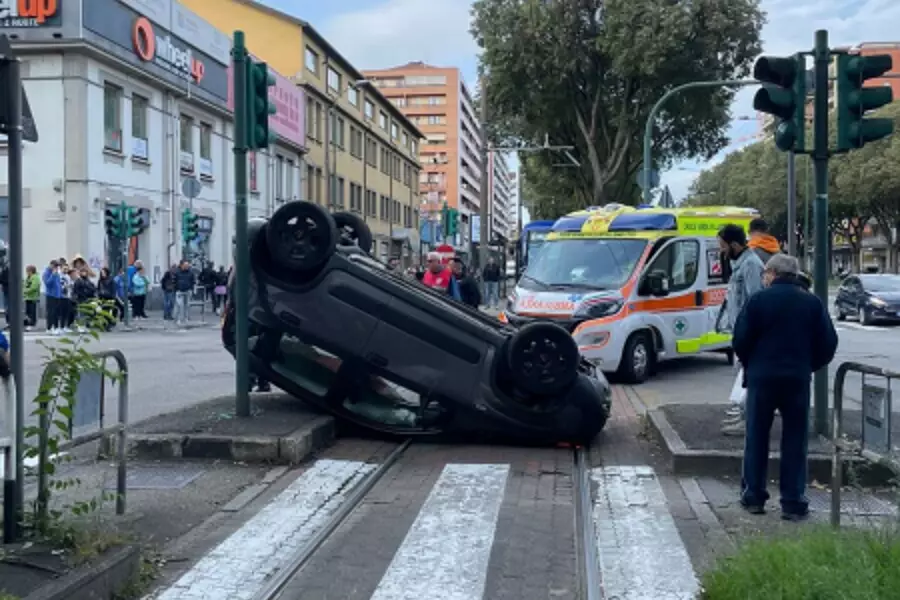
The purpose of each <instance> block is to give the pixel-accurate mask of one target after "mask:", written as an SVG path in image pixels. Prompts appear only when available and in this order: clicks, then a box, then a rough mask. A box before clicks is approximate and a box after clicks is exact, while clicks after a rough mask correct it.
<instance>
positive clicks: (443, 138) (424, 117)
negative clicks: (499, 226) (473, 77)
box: [364, 62, 482, 250]
mask: <svg viewBox="0 0 900 600" xmlns="http://www.w3.org/2000/svg"><path fill="white" fill-rule="evenodd" d="M364 75H365V76H366V78H367V79H368V81H370V82H371V83H372V85H373V86H374V87H376V88H378V90H380V91H381V93H382V94H384V96H385V97H386V98H387V99H388V100H390V102H391V103H392V104H393V105H394V106H395V107H396V108H397V109H399V110H400V111H402V112H403V114H405V115H406V116H407V117H408V118H409V120H410V121H412V122H413V123H414V124H415V125H416V126H417V127H419V128H420V129H421V131H422V133H423V134H424V136H425V137H424V141H423V143H422V146H421V148H420V149H419V160H420V163H421V165H422V174H421V177H420V180H419V192H420V193H421V196H422V199H423V202H422V212H423V213H427V214H429V215H431V216H433V215H435V214H436V213H438V212H439V211H440V209H441V207H442V206H443V205H444V203H446V204H447V206H449V207H450V208H455V209H457V210H459V213H460V221H461V222H460V223H459V227H458V230H459V233H458V235H457V238H456V239H455V240H449V241H450V242H452V243H453V245H455V246H457V247H458V248H460V249H463V250H468V249H469V242H470V240H471V235H472V222H473V219H472V216H473V215H477V214H478V211H479V207H480V193H481V179H482V177H481V169H480V166H481V158H480V157H481V137H480V136H481V134H480V131H481V124H480V121H479V119H478V116H477V115H478V113H477V112H476V110H475V106H474V102H473V100H472V94H471V93H470V92H469V89H468V87H466V84H465V82H464V81H463V79H462V76H461V75H460V72H459V69H456V68H441V67H434V66H431V65H426V64H424V63H422V62H412V63H408V64H405V65H402V66H399V67H394V68H389V69H382V70H370V71H364Z"/></svg>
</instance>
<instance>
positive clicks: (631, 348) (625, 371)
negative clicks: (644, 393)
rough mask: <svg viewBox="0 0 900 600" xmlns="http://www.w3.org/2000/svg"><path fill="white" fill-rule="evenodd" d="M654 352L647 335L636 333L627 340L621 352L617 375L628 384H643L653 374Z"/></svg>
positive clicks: (651, 340)
mask: <svg viewBox="0 0 900 600" xmlns="http://www.w3.org/2000/svg"><path fill="white" fill-rule="evenodd" d="M655 360H656V351H655V350H654V348H653V338H652V337H650V334H649V333H645V332H637V333H634V334H632V335H631V337H630V338H628V341H627V342H626V343H625V349H624V350H623V351H622V363H621V364H620V365H619V374H620V375H621V376H622V377H623V378H624V379H625V380H626V381H627V382H628V383H644V382H645V381H647V379H648V378H649V377H650V374H651V373H652V372H653V363H654V361H655Z"/></svg>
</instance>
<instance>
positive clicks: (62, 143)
mask: <svg viewBox="0 0 900 600" xmlns="http://www.w3.org/2000/svg"><path fill="white" fill-rule="evenodd" d="M51 4H52V9H53V10H52V14H49V15H47V18H46V19H45V20H44V21H43V22H41V23H38V22H36V21H34V20H29V19H11V20H10V19H7V20H6V21H8V22H6V21H4V22H3V23H2V24H0V25H2V32H3V33H4V34H6V35H7V36H9V38H10V40H11V42H12V45H13V48H14V49H15V51H16V53H17V55H18V56H20V57H21V58H22V79H23V87H24V89H25V92H26V94H27V95H28V98H29V104H30V106H31V109H32V113H33V115H34V118H35V122H36V124H37V128H38V131H39V132H40V139H39V141H38V142H36V143H27V144H25V146H24V148H23V173H22V175H23V208H24V232H23V234H24V235H23V237H24V254H25V260H26V262H27V263H31V264H35V265H38V267H39V268H40V267H41V266H42V265H46V264H47V263H48V262H49V261H50V260H51V259H53V258H59V257H60V256H69V257H71V256H73V255H75V254H81V255H83V256H84V257H85V259H86V260H87V261H88V262H89V263H90V264H91V266H92V267H94V268H95V269H99V267H101V266H111V267H115V266H117V265H118V263H119V262H120V261H121V260H122V259H123V255H124V254H125V252H123V251H122V250H123V249H122V248H120V247H119V243H118V240H116V239H110V238H109V237H107V235H106V232H105V226H104V211H105V210H106V209H107V208H109V207H111V206H117V205H120V204H121V203H123V202H124V203H126V204H127V205H129V206H131V207H132V208H135V209H138V210H139V211H140V216H141V219H142V222H143V224H144V229H143V231H142V232H141V233H140V235H138V236H135V237H133V238H131V239H130V240H129V244H128V247H127V256H128V260H129V261H133V260H136V259H141V260H142V262H143V263H144V265H145V266H146V268H147V274H148V276H150V277H151V278H152V279H153V280H154V281H156V282H158V281H159V279H160V278H161V276H162V274H163V273H164V272H165V270H166V269H167V268H168V266H169V265H170V264H171V263H172V262H174V261H177V260H178V259H179V258H181V257H182V256H186V257H187V258H189V259H191V260H193V261H195V263H197V262H204V261H212V262H214V263H216V264H230V263H231V259H232V238H233V235H234V214H235V206H234V169H233V165H234V158H233V153H232V151H231V148H232V140H233V118H232V112H231V110H230V108H229V105H228V95H229V94H228V89H229V86H228V81H229V61H230V58H229V49H230V41H229V39H228V38H227V37H225V36H223V35H222V34H221V33H220V32H219V31H217V30H216V29H215V28H214V27H212V26H211V25H209V24H208V23H206V22H205V21H203V20H202V19H200V18H199V17H198V16H197V15H195V14H193V13H192V12H191V11H189V10H187V9H185V8H184V7H182V6H180V5H179V4H177V3H171V2H165V1H163V0H160V1H158V2H155V3H153V4H152V5H151V4H149V3H146V2H143V1H140V0H84V1H82V2H78V1H71V2H59V3H50V4H48V5H47V6H50V5H51ZM277 81H278V83H277V87H276V90H275V91H274V92H273V95H274V96H275V97H276V102H277V103H278V105H279V110H280V111H281V112H280V114H279V115H276V116H273V118H272V120H271V121H270V123H271V124H272V127H273V130H274V131H276V132H277V133H278V140H277V142H276V143H275V144H274V145H273V147H272V148H271V151H264V152H260V153H259V156H257V157H255V161H254V163H253V164H252V165H251V167H252V168H251V184H252V187H253V194H252V195H251V199H250V200H249V212H250V215H251V216H265V215H269V214H271V212H272V210H273V209H274V206H275V203H276V201H277V200H278V199H284V198H285V196H287V197H290V196H291V194H290V193H288V192H289V191H290V190H298V189H299V185H300V168H299V166H300V165H301V164H302V163H303V154H304V152H305V143H306V136H305V132H304V130H303V115H304V114H305V107H304V106H305V105H304V102H305V99H304V96H303V92H302V90H300V89H298V88H297V87H296V86H293V85H292V84H290V82H288V81H287V80H285V79H284V78H278V79H277ZM285 108H287V109H288V110H285ZM276 155H277V156H279V157H282V158H283V159H286V160H287V161H288V162H289V163H290V164H293V165H295V166H294V168H285V167H284V166H282V167H281V168H278V167H277V166H276V164H275V157H276ZM188 179H193V180H196V181H197V182H198V183H199V194H197V195H196V196H195V197H193V198H188V197H186V196H185V195H184V194H183V189H184V188H183V183H184V182H185V181H186V180H188ZM8 205H9V198H8V189H7V181H6V171H5V170H0V239H7V235H8V231H7V227H8V223H7V220H8V219H7V217H8V212H7V211H8V209H9V206H8ZM185 208H190V209H191V210H192V211H193V212H194V213H195V214H197V215H198V216H199V217H200V218H199V220H198V225H199V230H200V231H199V234H200V235H199V237H198V238H197V239H196V240H194V241H193V242H191V243H190V244H189V247H188V248H186V249H185V250H186V251H185V253H184V254H183V246H184V245H185V240H183V239H182V235H181V231H180V229H181V227H180V222H179V219H180V214H181V211H182V210H183V209H185Z"/></svg>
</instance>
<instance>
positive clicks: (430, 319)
mask: <svg viewBox="0 0 900 600" xmlns="http://www.w3.org/2000/svg"><path fill="white" fill-rule="evenodd" d="M250 237H251V241H250V264H251V273H250V291H249V297H250V307H249V319H250V340H249V347H250V363H251V364H250V369H251V371H253V372H254V373H257V374H258V375H260V376H262V377H264V378H266V379H268V380H269V381H271V382H272V383H273V384H275V385H277V386H278V387H280V388H281V389H283V390H285V391H287V392H288V393H290V394H292V395H294V396H296V397H298V398H300V399H302V400H304V401H306V402H308V403H310V404H313V405H315V406H317V407H318V408H320V409H322V410H325V411H328V412H330V413H332V414H333V415H335V416H337V417H339V418H341V419H343V420H346V421H349V422H352V423H354V424H356V425H357V426H362V427H364V428H368V429H371V430H375V431H378V432H381V433H387V434H396V435H403V436H411V435H412V436H441V437H452V436H457V435H458V436H466V437H470V436H476V437H485V438H488V439H509V440H520V441H528V442H536V443H558V442H574V443H579V442H586V441H589V440H590V439H592V438H593V437H594V436H595V435H596V434H597V433H598V432H599V431H600V430H601V429H602V428H603V426H604V424H605V423H606V420H607V418H608V416H609V411H610V389H609V385H608V383H607V382H606V380H605V379H604V377H603V375H602V374H601V373H599V372H597V371H596V370H595V369H594V367H593V366H592V365H590V364H589V363H587V362H585V361H583V360H582V359H581V357H580V355H579V352H578V348H577V346H576V345H575V342H574V340H573V339H572V337H571V336H570V335H569V334H568V332H567V331H566V330H565V329H562V328H561V327H559V326H557V325H554V324H552V323H534V324H531V325H529V326H526V327H522V328H520V329H515V328H512V327H510V326H508V325H504V324H503V323H500V322H499V321H497V320H496V319H493V318H490V317H489V316H487V315H484V314H482V313H480V312H479V311H476V310H472V309H469V308H468V307H466V306H464V305H462V304H459V303H456V302H455V301H453V300H452V299H451V298H449V297H447V296H444V295H442V294H440V293H437V292H434V291H432V290H430V289H427V288H425V287H423V286H422V285H420V284H419V283H417V282H416V281H415V280H413V279H409V278H406V277H403V276H402V275H400V274H398V273H396V272H393V271H390V270H387V269H386V268H385V267H384V265H383V264H381V263H380V262H378V261H376V260H373V259H372V258H371V257H370V256H369V255H368V251H369V250H370V249H371V244H372V236H371V233H370V232H369V229H368V227H367V226H366V224H365V223H364V222H363V221H362V220H361V219H359V217H357V216H356V215H353V214H351V213H337V214H335V215H331V214H329V213H328V212H326V211H325V210H324V209H322V208H320V207H319V206H317V205H315V204H311V203H307V202H292V203H289V204H286V205H284V206H282V207H281V208H279V209H278V211H276V213H275V214H274V215H273V216H272V218H271V220H269V221H268V222H257V223H256V224H254V226H253V227H252V228H251V236H250ZM232 285H233V283H232ZM234 321H235V317H234V310H233V307H232V306H228V307H227V308H226V311H225V318H224V320H223V328H222V329H223V331H222V338H223V343H224V345H225V347H226V348H227V349H228V350H229V351H230V352H231V353H232V354H233V353H234V344H235V327H234Z"/></svg>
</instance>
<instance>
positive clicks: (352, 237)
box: [334, 212, 372, 254]
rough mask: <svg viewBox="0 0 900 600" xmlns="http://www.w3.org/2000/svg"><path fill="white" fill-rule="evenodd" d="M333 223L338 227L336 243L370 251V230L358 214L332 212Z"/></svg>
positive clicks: (367, 252) (366, 251)
mask: <svg viewBox="0 0 900 600" xmlns="http://www.w3.org/2000/svg"><path fill="white" fill-rule="evenodd" d="M334 224H335V226H336V227H337V229H338V245H340V246H356V247H358V248H359V249H360V250H362V251H363V252H365V253H366V254H369V253H370V252H371V251H372V231H371V230H370V229H369V226H368V225H366V222H365V221H363V220H362V219H361V218H360V217H359V215H356V214H354V213H351V212H338V213H334Z"/></svg>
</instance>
